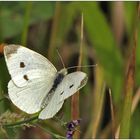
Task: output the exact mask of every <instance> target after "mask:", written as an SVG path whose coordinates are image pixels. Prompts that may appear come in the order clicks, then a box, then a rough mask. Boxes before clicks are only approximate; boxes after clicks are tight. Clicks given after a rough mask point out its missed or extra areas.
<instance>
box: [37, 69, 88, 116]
mask: <svg viewBox="0 0 140 140" xmlns="http://www.w3.org/2000/svg"><path fill="white" fill-rule="evenodd" d="M86 82H87V75H86V74H85V73H83V72H79V71H78V72H73V73H70V74H68V75H66V76H65V77H64V79H63V80H62V82H61V83H60V84H59V85H58V87H57V88H56V90H55V92H54V95H53V97H52V99H51V100H50V102H49V104H48V105H47V106H46V107H45V108H44V109H43V110H42V111H41V113H40V114H39V118H40V119H49V118H52V117H53V116H54V115H55V114H56V113H57V112H58V111H59V110H60V109H61V107H62V105H63V103H64V100H65V99H67V98H68V97H69V96H71V95H73V94H74V93H75V92H77V91H78V90H79V89H80V88H82V87H83V86H84V85H85V84H86Z"/></svg>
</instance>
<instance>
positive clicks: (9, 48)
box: [4, 44, 20, 59]
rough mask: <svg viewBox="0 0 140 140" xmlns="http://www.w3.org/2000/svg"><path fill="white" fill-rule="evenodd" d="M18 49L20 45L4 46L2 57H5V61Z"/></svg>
mask: <svg viewBox="0 0 140 140" xmlns="http://www.w3.org/2000/svg"><path fill="white" fill-rule="evenodd" d="M19 47H20V45H15V44H11V45H6V46H5V47H4V55H5V56H6V57H7V59H8V58H10V57H11V54H15V53H17V50H18V48H19Z"/></svg>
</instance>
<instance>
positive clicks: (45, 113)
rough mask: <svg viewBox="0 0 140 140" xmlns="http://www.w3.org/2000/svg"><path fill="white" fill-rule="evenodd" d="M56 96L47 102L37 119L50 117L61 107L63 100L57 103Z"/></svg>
mask: <svg viewBox="0 0 140 140" xmlns="http://www.w3.org/2000/svg"><path fill="white" fill-rule="evenodd" d="M57 101H58V98H57V97H56V96H54V97H53V98H52V99H51V101H50V102H49V104H48V105H47V106H46V107H45V108H44V109H43V110H42V111H41V112H40V114H39V119H43V120H44V119H49V118H52V117H53V116H54V115H55V114H56V113H57V112H58V111H59V110H60V109H61V107H62V105H63V103H64V101H62V102H59V103H58V104H57Z"/></svg>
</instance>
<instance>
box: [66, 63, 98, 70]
mask: <svg viewBox="0 0 140 140" xmlns="http://www.w3.org/2000/svg"><path fill="white" fill-rule="evenodd" d="M97 65H98V64H95V65H85V66H72V67H68V68H67V69H73V68H79V67H80V68H87V67H92V68H93V67H96V66H97Z"/></svg>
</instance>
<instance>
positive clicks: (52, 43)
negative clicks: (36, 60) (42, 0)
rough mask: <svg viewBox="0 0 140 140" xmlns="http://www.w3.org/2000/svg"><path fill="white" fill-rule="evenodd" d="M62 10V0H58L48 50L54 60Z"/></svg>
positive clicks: (50, 57) (49, 56)
mask: <svg viewBox="0 0 140 140" xmlns="http://www.w3.org/2000/svg"><path fill="white" fill-rule="evenodd" d="M60 12H61V2H59V1H57V2H56V6H55V13H54V18H53V23H52V29H51V37H50V43H49V50H48V58H49V59H50V60H52V58H53V53H54V50H55V47H56V44H55V43H56V37H57V31H58V26H59V25H58V23H59V20H60Z"/></svg>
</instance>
